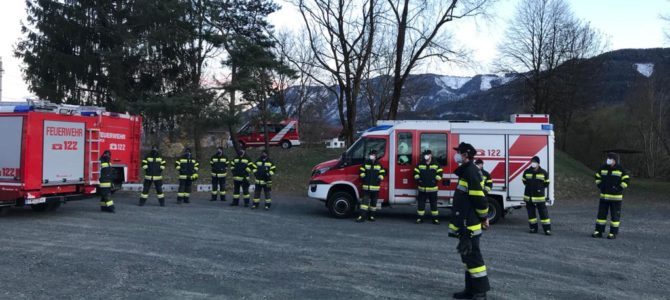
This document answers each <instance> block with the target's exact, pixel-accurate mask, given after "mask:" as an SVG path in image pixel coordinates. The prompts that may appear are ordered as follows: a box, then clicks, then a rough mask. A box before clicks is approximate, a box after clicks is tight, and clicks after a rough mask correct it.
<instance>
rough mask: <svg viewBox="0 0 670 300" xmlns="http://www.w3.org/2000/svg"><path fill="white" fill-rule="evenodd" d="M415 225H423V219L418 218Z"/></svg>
mask: <svg viewBox="0 0 670 300" xmlns="http://www.w3.org/2000/svg"><path fill="white" fill-rule="evenodd" d="M415 223H416V224H421V223H423V218H421V217H419V218H417V219H416V222H415Z"/></svg>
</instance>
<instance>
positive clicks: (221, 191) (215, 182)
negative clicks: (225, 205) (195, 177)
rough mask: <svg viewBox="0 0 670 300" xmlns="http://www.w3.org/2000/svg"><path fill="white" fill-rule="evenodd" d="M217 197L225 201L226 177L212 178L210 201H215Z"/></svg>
mask: <svg viewBox="0 0 670 300" xmlns="http://www.w3.org/2000/svg"><path fill="white" fill-rule="evenodd" d="M217 195H218V196H220V198H221V201H226V177H217V176H212V201H216V196H217Z"/></svg>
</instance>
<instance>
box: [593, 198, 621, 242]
mask: <svg viewBox="0 0 670 300" xmlns="http://www.w3.org/2000/svg"><path fill="white" fill-rule="evenodd" d="M608 213H609V215H610V233H611V234H618V233H619V223H620V222H621V201H612V200H604V199H600V205H598V217H597V219H596V231H598V232H600V233H603V232H605V227H606V226H607V214H608Z"/></svg>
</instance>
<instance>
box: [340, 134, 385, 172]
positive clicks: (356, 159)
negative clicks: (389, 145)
mask: <svg viewBox="0 0 670 300" xmlns="http://www.w3.org/2000/svg"><path fill="white" fill-rule="evenodd" d="M370 150H377V157H379V158H382V157H384V154H385V152H386V139H383V138H366V137H362V138H360V139H358V140H357V141H356V142H355V143H354V144H353V145H351V147H349V149H347V151H346V152H345V153H344V159H345V162H346V164H347V165H359V164H362V163H363V162H365V157H366V156H367V154H368V153H369V152H370Z"/></svg>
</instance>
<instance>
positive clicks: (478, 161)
mask: <svg viewBox="0 0 670 300" xmlns="http://www.w3.org/2000/svg"><path fill="white" fill-rule="evenodd" d="M483 164H484V161H483V160H481V158H478V159H477V160H475V165H483Z"/></svg>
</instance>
